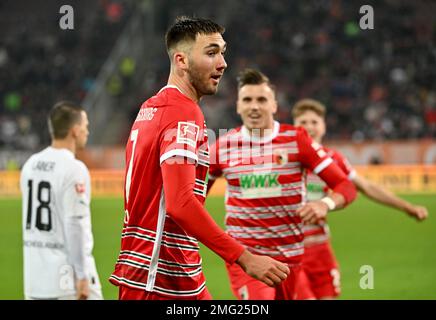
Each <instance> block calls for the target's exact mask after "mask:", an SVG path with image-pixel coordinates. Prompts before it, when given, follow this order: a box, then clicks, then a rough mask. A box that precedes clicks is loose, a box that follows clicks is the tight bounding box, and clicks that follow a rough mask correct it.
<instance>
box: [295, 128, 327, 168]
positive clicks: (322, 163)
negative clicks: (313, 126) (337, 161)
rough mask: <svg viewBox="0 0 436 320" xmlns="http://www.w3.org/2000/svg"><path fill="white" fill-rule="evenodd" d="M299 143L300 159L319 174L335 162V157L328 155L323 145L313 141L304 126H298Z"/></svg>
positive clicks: (304, 164)
mask: <svg viewBox="0 0 436 320" xmlns="http://www.w3.org/2000/svg"><path fill="white" fill-rule="evenodd" d="M297 145H298V150H299V153H298V156H299V161H300V162H301V164H302V165H303V167H305V168H307V169H309V170H311V171H312V172H313V173H315V174H319V173H320V172H321V171H323V170H324V169H325V168H327V167H328V166H329V165H330V164H332V163H333V159H332V158H331V157H329V156H328V154H327V153H326V152H325V151H324V149H323V148H322V146H321V145H320V144H319V143H317V142H315V141H313V140H312V138H311V137H310V136H309V135H308V134H307V131H306V130H305V129H303V128H297Z"/></svg>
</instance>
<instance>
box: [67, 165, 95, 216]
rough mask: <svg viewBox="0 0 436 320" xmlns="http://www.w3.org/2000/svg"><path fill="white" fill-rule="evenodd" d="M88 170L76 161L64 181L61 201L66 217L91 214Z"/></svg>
mask: <svg viewBox="0 0 436 320" xmlns="http://www.w3.org/2000/svg"><path fill="white" fill-rule="evenodd" d="M90 180H91V179H90V176H89V171H88V169H87V168H86V167H85V165H84V164H83V163H80V162H78V161H76V162H75V163H74V166H73V167H72V168H71V170H70V172H69V175H67V178H66V181H65V189H64V192H63V197H62V202H63V208H64V211H65V215H66V217H85V216H88V215H90V214H91V212H90V199H91V182H90Z"/></svg>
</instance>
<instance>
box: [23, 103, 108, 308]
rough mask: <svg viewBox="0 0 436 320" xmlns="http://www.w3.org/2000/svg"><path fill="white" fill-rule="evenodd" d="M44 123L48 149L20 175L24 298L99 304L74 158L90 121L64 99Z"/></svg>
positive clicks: (82, 185) (79, 168)
mask: <svg viewBox="0 0 436 320" xmlns="http://www.w3.org/2000/svg"><path fill="white" fill-rule="evenodd" d="M48 124H49V130H50V134H51V137H52V143H51V146H50V147H47V148H46V149H44V150H42V151H41V152H38V153H36V154H34V155H32V156H31V157H30V159H29V160H27V161H26V163H25V164H24V166H23V169H22V171H21V177H20V185H21V192H22V196H23V206H22V208H23V240H24V241H23V244H24V291H25V297H26V299H60V300H63V299H68V300H70V299H80V300H83V299H96V300H100V299H102V298H103V296H102V293H101V286H100V280H99V278H98V274H97V269H96V266H95V261H94V257H93V256H92V247H93V236H92V230H91V212H90V201H91V184H90V177H89V172H88V169H87V168H86V166H85V164H84V163H83V162H81V161H79V160H77V159H76V158H75V154H76V150H78V149H82V148H84V147H85V145H86V142H87V139H88V133H89V132H88V118H87V115H86V112H85V111H84V110H83V109H82V108H81V107H80V106H77V105H76V104H74V103H71V102H66V101H62V102H59V103H57V104H56V105H55V106H54V107H53V109H52V110H51V112H50V115H49V117H48Z"/></svg>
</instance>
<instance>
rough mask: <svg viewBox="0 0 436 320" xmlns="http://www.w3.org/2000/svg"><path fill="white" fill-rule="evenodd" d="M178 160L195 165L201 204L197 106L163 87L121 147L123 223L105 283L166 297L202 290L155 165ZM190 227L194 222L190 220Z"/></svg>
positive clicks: (203, 158)
mask: <svg viewBox="0 0 436 320" xmlns="http://www.w3.org/2000/svg"><path fill="white" fill-rule="evenodd" d="M173 156H182V157H185V158H188V159H192V160H193V161H195V162H196V179H195V186H194V194H195V195H196V197H197V198H198V199H199V200H200V201H201V202H202V203H204V200H205V197H206V189H207V183H206V181H205V180H206V178H207V170H208V166H209V148H208V142H207V131H206V125H205V121H204V117H203V114H202V112H201V110H200V108H199V106H198V105H197V104H196V103H195V102H194V101H193V100H191V99H189V98H188V97H186V96H185V95H183V94H182V93H181V92H180V91H179V89H178V88H177V87H173V86H167V87H164V88H163V89H162V90H160V91H159V93H158V94H157V95H155V96H154V97H152V98H150V99H148V100H147V101H146V102H144V103H143V105H142V106H141V109H140V111H139V113H138V116H137V118H136V121H135V122H134V124H133V127H132V130H131V132H130V137H129V141H128V142H127V146H126V164H127V167H126V173H125V177H126V185H125V195H124V199H125V200H124V207H125V214H126V216H125V220H124V228H123V232H122V239H121V252H120V254H119V258H118V261H117V263H116V266H115V271H114V272H113V274H112V275H111V277H110V281H111V282H112V283H113V284H115V285H124V286H128V287H131V288H134V289H144V290H147V291H153V292H157V293H159V294H163V295H166V296H169V297H173V298H176V297H189V296H195V295H198V294H199V293H200V292H202V291H203V290H204V288H205V278H204V275H203V273H202V268H201V258H200V255H199V247H198V242H197V240H196V239H195V238H194V237H192V236H190V235H189V234H187V233H186V232H185V231H184V230H183V229H182V228H181V227H179V226H178V225H177V224H176V222H174V221H173V220H172V219H171V217H170V216H169V215H167V214H166V211H165V197H164V191H163V180H162V173H161V168H160V165H161V164H162V163H163V162H164V161H165V160H166V161H167V162H168V161H177V160H176V158H172V157H173ZM193 223H195V221H193Z"/></svg>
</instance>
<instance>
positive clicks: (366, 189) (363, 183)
mask: <svg viewBox="0 0 436 320" xmlns="http://www.w3.org/2000/svg"><path fill="white" fill-rule="evenodd" d="M325 112H326V111H325V106H324V105H323V104H321V103H320V102H318V101H316V100H312V99H303V100H300V101H298V102H297V103H296V104H295V105H294V106H293V108H292V117H293V119H294V124H295V125H296V126H301V127H303V128H305V129H306V130H307V132H308V133H309V135H310V136H311V137H312V138H313V139H314V140H315V141H316V142H318V143H321V142H322V138H323V136H324V134H325V132H326V125H325ZM323 150H324V151H325V152H326V153H327V154H328V155H329V156H330V157H331V158H332V159H334V161H335V162H336V163H337V164H338V166H339V167H340V168H341V169H342V170H343V171H344V173H345V174H346V175H347V176H348V178H349V179H350V180H351V181H352V182H353V183H354V185H355V186H356V188H357V189H358V190H359V191H360V192H362V193H363V194H364V195H365V196H367V197H368V198H369V199H371V200H374V201H377V202H379V203H381V204H384V205H387V206H390V207H393V208H396V209H398V210H401V211H404V212H405V213H407V214H408V215H410V216H412V217H414V218H415V219H417V220H424V219H425V218H427V215H428V212H427V209H426V208H425V207H421V206H415V205H412V204H411V203H409V202H407V201H405V200H403V199H400V198H398V197H397V196H395V195H394V194H393V193H391V192H390V191H388V190H386V189H384V188H382V187H380V186H379V185H377V184H375V183H373V182H371V181H368V180H367V179H365V178H363V177H361V176H359V175H358V174H357V173H356V171H355V170H354V169H353V168H352V167H351V165H350V164H349V162H348V161H347V159H346V158H344V156H342V155H341V154H340V153H339V152H337V151H334V150H331V149H328V148H325V147H323ZM307 189H308V200H312V201H316V200H318V199H320V198H322V197H325V195H326V194H327V191H328V187H327V186H326V185H325V183H323V182H322V181H321V180H320V179H319V178H318V177H317V176H316V175H315V174H313V173H310V174H309V175H308V177H307ZM304 235H305V239H304V246H305V253H304V257H303V272H302V273H300V276H299V280H298V281H297V295H298V298H299V299H332V298H335V297H337V296H338V295H339V294H340V274H339V270H338V264H337V262H336V259H335V256H334V254H333V251H332V248H331V245H330V236H329V228H328V225H327V222H326V221H323V222H320V223H316V224H310V225H306V226H304Z"/></svg>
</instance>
